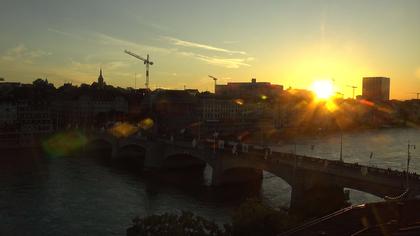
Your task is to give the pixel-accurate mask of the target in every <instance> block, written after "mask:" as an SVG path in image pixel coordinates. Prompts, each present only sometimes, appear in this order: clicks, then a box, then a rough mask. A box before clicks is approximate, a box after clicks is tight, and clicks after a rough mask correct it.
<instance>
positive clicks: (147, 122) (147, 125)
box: [139, 118, 155, 130]
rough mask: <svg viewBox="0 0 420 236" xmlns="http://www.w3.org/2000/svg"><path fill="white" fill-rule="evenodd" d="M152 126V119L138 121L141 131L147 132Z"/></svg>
mask: <svg viewBox="0 0 420 236" xmlns="http://www.w3.org/2000/svg"><path fill="white" fill-rule="evenodd" d="M154 124H155V123H154V122H153V120H152V119H150V118H146V119H143V120H141V121H140V123H139V127H140V128H141V129H144V130H148V129H150V128H152V127H153V125H154Z"/></svg>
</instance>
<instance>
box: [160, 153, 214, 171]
mask: <svg viewBox="0 0 420 236" xmlns="http://www.w3.org/2000/svg"><path fill="white" fill-rule="evenodd" d="M207 164H209V163H208V162H207V161H206V160H204V159H203V158H200V157H199V156H198V155H194V154H191V153H188V152H172V153H168V154H166V155H165V157H164V159H163V161H162V164H161V166H162V168H163V169H199V170H204V168H205V167H206V165H207ZM209 165H210V166H211V167H212V165H211V164H209Z"/></svg>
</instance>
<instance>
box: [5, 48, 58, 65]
mask: <svg viewBox="0 0 420 236" xmlns="http://www.w3.org/2000/svg"><path fill="white" fill-rule="evenodd" d="M51 54H52V53H50V52H46V51H43V50H40V49H35V50H32V49H28V48H27V47H26V46H25V45H24V44H19V45H17V46H16V47H14V48H10V49H8V50H7V51H6V52H5V54H4V56H2V57H1V60H3V61H9V62H14V61H20V62H24V63H29V64H32V63H34V60H35V59H38V58H41V57H45V56H49V55H51Z"/></svg>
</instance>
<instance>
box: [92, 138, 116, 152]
mask: <svg viewBox="0 0 420 236" xmlns="http://www.w3.org/2000/svg"><path fill="white" fill-rule="evenodd" d="M113 147H114V144H113V142H112V140H109V139H106V138H94V139H90V140H89V141H88V143H87V144H86V148H87V150H89V151H102V150H108V151H111V150H112V149H113Z"/></svg>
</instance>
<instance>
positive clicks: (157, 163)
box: [144, 142, 165, 169]
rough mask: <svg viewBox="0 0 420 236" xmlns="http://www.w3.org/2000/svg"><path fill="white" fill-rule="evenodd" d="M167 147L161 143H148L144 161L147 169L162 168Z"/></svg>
mask: <svg viewBox="0 0 420 236" xmlns="http://www.w3.org/2000/svg"><path fill="white" fill-rule="evenodd" d="M164 153H165V145H164V144H161V143H160V142H147V144H146V155H145V159H144V167H145V168H152V169H154V168H156V169H158V168H160V167H161V165H162V162H163V161H164V158H165V156H164Z"/></svg>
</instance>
